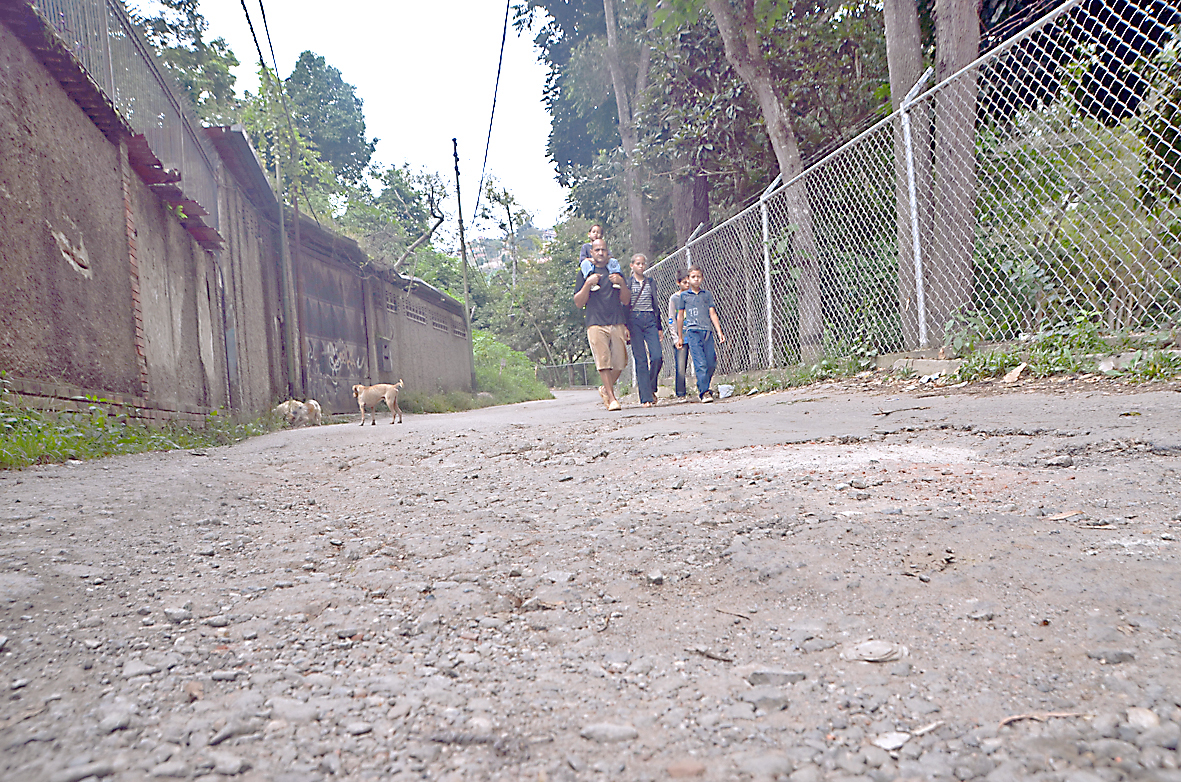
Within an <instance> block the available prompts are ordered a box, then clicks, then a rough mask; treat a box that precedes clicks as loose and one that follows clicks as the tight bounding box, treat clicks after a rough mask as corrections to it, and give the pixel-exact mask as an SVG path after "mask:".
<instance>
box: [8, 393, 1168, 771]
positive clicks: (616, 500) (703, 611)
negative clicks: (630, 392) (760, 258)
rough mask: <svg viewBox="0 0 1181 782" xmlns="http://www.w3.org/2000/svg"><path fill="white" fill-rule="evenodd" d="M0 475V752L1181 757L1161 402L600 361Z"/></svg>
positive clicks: (330, 757)
mask: <svg viewBox="0 0 1181 782" xmlns="http://www.w3.org/2000/svg"><path fill="white" fill-rule="evenodd" d="M388 420H389V419H388V418H385V419H384V420H382V418H381V417H379V423H378V425H377V426H369V427H359V426H357V425H356V422H355V421H354V422H353V423H352V424H347V425H346V424H340V425H334V426H325V427H319V428H315V429H299V430H292V431H284V432H278V433H274V434H271V435H267V436H265V437H259V438H255V439H253V440H250V441H248V442H244V443H241V444H239V445H236V446H232V447H226V448H218V449H212V450H209V451H203V452H186V451H175V452H170V453H160V454H149V455H138V456H129V457H119V458H113V459H106V460H101V461H96V462H88V463H72V464H68V465H60V466H51V467H39V468H33V469H28V470H24V471H20V472H9V473H4V474H0V666H2V677H3V678H2V680H0V682H2V685H3V690H2V691H3V693H4V698H3V701H2V702H0V750H2V751H0V779H3V780H14V781H17V780H19V781H20V782H25V781H29V782H36V781H37V780H51V781H52V782H77V781H78V780H97V779H104V780H141V779H158V778H163V779H202V780H208V781H212V780H223V779H224V780H284V781H285V782H303V781H304V780H307V781H309V782H310V781H311V780H333V779H364V780H370V779H372V780H411V779H430V780H485V779H497V780H500V779H504V780H529V781H530V782H534V781H540V780H664V779H700V780H743V779H790V780H793V782H819V781H820V780H825V781H829V780H833V781H835V780H859V781H861V780H872V781H873V782H882V781H883V780H895V779H934V780H988V781H989V782H1007V781H1008V780H1027V779H1035V780H1055V781H1061V782H1096V781H1098V780H1107V781H1112V780H1158V781H1159V782H1181V771H1178V765H1179V764H1181V757H1179V755H1178V740H1179V739H1181V681H1179V677H1181V667H1179V665H1178V662H1179V658H1178V640H1179V639H1181V626H1179V623H1178V614H1179V609H1178V597H1177V596H1178V594H1179V593H1181V583H1179V581H1181V571H1179V570H1178V566H1177V562H1178V542H1177V541H1178V538H1181V480H1179V479H1178V474H1177V469H1178V466H1181V458H1179V457H1181V395H1179V394H1178V389H1177V388H1176V387H1175V386H1162V385H1160V384H1155V385H1149V386H1141V387H1128V386H1121V385H1118V384H1115V383H1112V382H1111V381H1107V380H1100V379H1094V378H1092V379H1083V380H1077V379H1076V380H1069V381H1063V382H1039V383H1026V384H1018V385H1016V386H1014V387H1001V384H999V383H995V384H975V385H972V386H967V387H964V388H959V389H935V390H930V389H929V388H927V387H925V386H921V385H919V384H912V385H911V386H907V387H905V388H903V387H901V386H898V385H891V384H890V383H889V382H883V381H882V380H881V379H879V378H875V377H872V376H866V377H864V378H857V379H854V380H850V381H842V382H837V383H830V384H824V385H814V386H810V387H807V388H803V389H797V390H794V391H789V392H782V393H775V394H763V395H759V396H754V397H744V398H740V399H729V400H724V401H721V402H719V403H717V404H714V405H700V404H673V405H662V406H660V407H658V408H656V409H651V410H648V409H643V410H642V409H639V408H637V407H635V406H634V405H633V406H631V407H627V408H625V409H624V411H623V412H622V413H608V412H606V411H604V410H603V409H602V407H601V405H599V404H598V395H597V394H595V392H594V391H572V392H563V393H560V394H559V396H558V398H557V399H556V400H554V401H545V402H531V403H526V404H522V405H516V406H512V407H504V408H492V409H486V410H481V411H474V412H469V413H461V414H452V415H413V416H412V415H407V416H406V418H405V424H403V425H400V426H390V425H389V423H388Z"/></svg>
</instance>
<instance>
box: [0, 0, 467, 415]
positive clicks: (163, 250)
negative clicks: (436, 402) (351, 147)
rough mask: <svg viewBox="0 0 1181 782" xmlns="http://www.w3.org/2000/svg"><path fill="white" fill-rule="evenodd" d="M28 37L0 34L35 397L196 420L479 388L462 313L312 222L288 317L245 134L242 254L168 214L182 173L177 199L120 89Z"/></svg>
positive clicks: (6, 212)
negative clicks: (368, 389)
mask: <svg viewBox="0 0 1181 782" xmlns="http://www.w3.org/2000/svg"><path fill="white" fill-rule="evenodd" d="M5 18H6V19H7V18H8V17H5ZM25 22H29V20H28V19H26V20H25ZM29 23H30V24H33V25H34V28H35V26H36V25H37V24H39V22H37V21H36V19H35V18H34V19H33V21H32V22H29ZM18 29H21V30H22V31H23V32H22V35H24V36H25V37H23V38H21V37H17V36H15V35H13V34H12V30H11V29H10V28H9V27H7V26H5V24H3V23H0V369H2V370H5V371H7V372H9V373H10V375H11V376H12V377H13V378H14V379H15V382H14V384H13V387H14V389H17V390H18V392H19V393H21V394H22V395H24V396H25V398H26V399H29V400H40V401H35V403H36V404H40V405H45V406H56V407H59V408H61V409H66V408H68V407H69V405H68V404H64V403H65V402H67V401H68V400H69V399H70V397H73V396H77V395H79V394H80V393H96V394H99V395H104V396H109V397H115V396H117V397H118V401H117V404H118V405H121V406H122V407H123V408H125V409H127V410H137V409H140V408H144V409H147V410H149V411H150V412H149V413H148V414H147V415H146V417H149V418H153V419H168V418H172V419H178V418H179V419H183V420H186V421H189V422H193V421H200V420H202V416H204V415H205V414H207V413H208V412H209V411H210V409H212V408H227V407H228V408H231V409H234V410H237V411H242V412H246V413H251V414H254V413H259V412H262V411H264V410H267V409H269V408H270V407H271V405H272V404H273V403H274V402H275V401H277V400H279V399H281V398H283V397H285V396H286V395H287V389H288V388H289V387H291V386H295V387H298V386H300V385H302V386H303V387H304V388H305V389H306V393H305V394H302V396H304V397H305V398H306V397H311V398H316V399H318V400H319V401H320V402H321V404H322V405H323V406H324V408H325V410H327V411H333V412H350V411H353V410H355V409H356V408H355V403H354V401H353V398H352V396H351V390H352V386H353V385H354V384H356V383H372V382H379V381H388V382H393V381H396V380H397V379H399V378H402V379H404V380H405V381H406V384H407V386H408V388H409V389H412V390H422V391H427V392H435V391H439V390H452V389H464V390H470V372H469V352H468V349H467V344H468V343H467V340H466V335H465V334H464V332H463V318H462V310H461V309H460V305H459V304H458V303H457V302H455V301H454V300H452V299H450V298H449V297H446V296H444V295H442V294H440V293H439V292H438V291H434V290H433V289H431V288H429V287H422V288H419V289H416V290H415V291H414V292H413V294H411V295H409V296H407V295H406V294H405V293H404V292H402V291H401V289H400V288H399V287H398V286H397V285H396V284H394V283H393V282H391V280H392V279H393V278H392V277H387V276H384V275H381V274H377V273H374V272H372V271H371V270H367V259H366V258H365V255H364V253H363V252H361V250H360V248H359V247H358V246H357V244H356V243H355V242H353V241H352V240H351V239H348V238H345V237H342V236H338V235H335V234H332V233H331V232H329V231H327V230H325V229H323V228H320V227H319V226H318V225H317V224H316V222H315V221H314V220H311V219H310V218H305V219H304V221H302V222H301V225H302V237H301V241H300V247H299V248H295V249H294V250H293V252H292V257H293V260H292V273H293V275H292V276H293V280H294V286H295V291H296V294H295V302H294V306H295V308H296V313H294V314H292V313H287V312H285V309H284V303H283V294H282V290H281V284H280V283H281V279H282V275H281V272H280V262H279V257H280V255H279V250H280V241H279V240H280V235H279V230H278V227H277V221H273V220H272V216H271V213H273V212H275V211H276V210H277V208H278V205H277V202H275V200H274V196H273V194H271V192H270V185H269V183H268V182H267V179H266V175H265V173H263V172H262V170H261V169H260V168H259V164H258V160H257V157H256V155H255V154H254V152H253V150H251V149H250V147H249V143H248V142H246V141H245V137H244V136H243V135H241V132H240V130H239V129H236V128H209V129H206V130H205V131H204V132H205V133H206V136H207V138H210V139H211V140H212V141H213V143H214V144H215V145H216V146H217V153H216V154H217V155H219V156H220V158H219V161H218V171H219V173H218V225H217V230H218V233H219V234H220V236H221V239H222V240H223V242H224V243H223V244H222V245H221V249H220V250H207V249H203V247H202V244H204V245H205V246H206V247H210V248H215V247H217V246H218V242H217V239H218V234H213V233H212V231H211V230H210V228H209V227H207V226H206V225H201V224H198V227H194V221H193V219H192V217H193V215H190V216H189V218H186V219H183V220H182V219H181V217H179V216H178V215H177V214H176V213H175V212H174V211H173V210H172V208H170V207H169V206H168V203H184V198H185V196H184V193H183V186H184V180H183V172H181V174H182V178H181V182H180V188H181V189H180V190H178V189H177V188H176V187H175V186H174V185H173V184H172V182H173V180H169V179H168V172H166V171H164V170H163V169H162V168H161V167H160V165H159V162H158V161H155V158H154V156H153V154H152V152H151V150H150V149H148V148H147V147H146V145H145V142H144V139H143V138H142V137H139V136H135V135H134V131H133V130H132V129H130V128H129V127H128V126H127V125H126V124H125V122H124V120H123V119H120V118H119V116H118V115H117V114H116V113H114V112H113V111H112V110H110V109H109V108H107V109H104V111H106V114H102V112H101V111H100V112H99V113H98V114H96V113H95V111H96V109H95V107H96V106H98V107H100V108H101V107H102V106H103V105H105V104H104V102H103V100H102V96H101V95H99V94H98V93H96V92H95V91H94V88H93V86H92V85H90V83H89V82H87V81H85V80H82V79H80V76H81V74H80V73H79V72H78V71H77V70H76V68H77V66H76V65H74V64H72V61H70V60H69V58H68V56H66V55H65V52H64V50H62V49H60V48H59V49H54V48H53V46H49V47H48V48H47V49H46V50H45V51H42V49H40V48H39V46H40V44H39V42H40V41H41V40H42V38H41V37H40V32H39V31H38V30H37V29H33V32H34V33H36V35H32V37H31V38H30V37H29V35H27V34H26V33H29V30H26V29H25V28H23V27H21V28H18ZM45 40H46V41H49V42H50V43H53V42H54V41H56V39H54V38H52V37H51V38H46V39H45ZM30 41H31V42H30ZM58 45H63V46H64V44H60V42H58V43H56V44H54V46H58ZM30 46H31V47H32V49H31V50H30V48H29V47H30ZM38 53H39V54H38ZM43 63H46V64H48V65H49V66H50V70H47V69H46V67H44V64H43ZM71 68H73V69H74V70H72V71H71ZM80 106H88V107H89V108H88V109H87V110H86V111H84V110H83V109H82V108H80ZM87 112H90V113H89V114H88V113H87ZM129 149H130V150H131V152H130V153H129ZM129 155H130V156H129ZM137 172H138V173H137ZM145 182H154V183H155V185H153V186H149V185H148V184H146V183H145ZM153 187H154V188H155V190H154V189H153ZM164 199H171V201H167V200H164ZM286 225H287V229H288V240H289V241H291V240H293V239H294V238H295V237H294V231H292V230H291V229H292V227H293V223H292V221H291V220H290V219H289V220H287V222H286ZM186 226H187V227H186ZM404 282H405V281H403V284H404ZM387 294H388V295H387ZM398 296H400V297H401V298H402V299H403V300H405V304H404V306H402V307H401V308H400V309H399V307H398V305H397V297H398ZM387 302H391V303H390V304H389V306H388V307H387ZM285 317H292V323H293V325H294V327H295V328H297V329H298V334H299V337H298V340H297V344H292V345H287V344H286V340H287V336H286V334H287V331H286V329H285V328H284V323H283V319H284V318H285ZM289 352H290V353H291V354H292V355H291V359H292V366H294V367H295V370H294V372H295V374H296V377H292V378H289V377H288V353H289ZM379 352H380V355H381V357H382V362H383V368H382V369H380V370H379V369H376V368H375V366H374V365H375V364H376V362H377V356H378V354H379ZM48 400H57V402H55V403H52V404H51V402H50V401H48ZM59 403H60V404H59Z"/></svg>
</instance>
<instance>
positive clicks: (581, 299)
mask: <svg viewBox="0 0 1181 782" xmlns="http://www.w3.org/2000/svg"><path fill="white" fill-rule="evenodd" d="M598 281H599V275H597V274H592V275H590V276H589V277H587V278H586V281H585V282H583V283H582V287H581V288H579V289H578V290H577V291H576V292H575V294H574V306H575V307H578V308H579V309H582V308H583V307H585V306H586V303H587V301H589V300H590V289H591V288H592V287H594V285H595V283H596V282H598Z"/></svg>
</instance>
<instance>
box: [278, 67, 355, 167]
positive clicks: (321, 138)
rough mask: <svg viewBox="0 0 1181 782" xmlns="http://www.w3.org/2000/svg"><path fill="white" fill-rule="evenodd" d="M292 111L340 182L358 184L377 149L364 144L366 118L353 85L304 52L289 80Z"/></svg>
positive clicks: (334, 69) (288, 88)
mask: <svg viewBox="0 0 1181 782" xmlns="http://www.w3.org/2000/svg"><path fill="white" fill-rule="evenodd" d="M285 87H286V90H287V94H288V95H289V96H290V97H291V111H292V113H293V114H294V115H295V126H296V127H297V128H299V130H300V132H301V133H303V134H304V135H305V136H306V137H307V138H308V139H310V140H311V142H312V144H314V145H315V147H316V149H317V151H319V153H320V157H321V159H323V160H324V162H326V163H328V165H330V166H332V169H333V171H335V172H336V175H337V176H338V177H340V178H341V180H343V181H345V182H348V183H350V184H356V183H357V182H359V181H360V180H361V177H362V176H363V175H364V173H365V169H366V168H367V167H368V165H369V160H370V158H372V157H373V150H374V149H376V147H377V139H374V140H373V141H366V140H365V114H364V112H363V111H362V101H361V99H360V98H358V97H357V93H356V89H355V88H354V87H353V85H351V84H349V83H348V82H346V81H345V80H344V79H343V78H341V74H340V71H339V70H338V69H336V68H334V67H332V66H331V65H328V64H327V63H326V62H325V61H324V58H323V57H321V56H319V55H318V54H315V53H314V52H310V51H305V52H304V53H303V54H301V55H300V56H299V60H298V61H297V62H296V63H295V69H294V70H293V71H292V72H291V75H290V76H288V77H287V80H286V83H285Z"/></svg>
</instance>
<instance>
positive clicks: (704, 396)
mask: <svg viewBox="0 0 1181 782" xmlns="http://www.w3.org/2000/svg"><path fill="white" fill-rule="evenodd" d="M703 281H704V277H703V275H702V273H701V267H700V266H690V267H689V290H687V291H682V292H681V298H680V299H679V300H678V301H677V347H678V348H680V347H681V346H682V345H684V344H688V346H689V355H691V356H692V357H693V372H694V373H695V374H696V375H697V394H698V396H700V397H701V401H702V402H706V403H708V402H712V401H714V398H713V394H711V393H710V392H709V384H710V382H711V381H712V380H713V377H714V369H716V368H717V366H718V354H717V349H716V348H715V347H714V334H715V333H716V334H717V341H718V344H719V345H721V344H725V342H726V336H725V335H724V334H722V324H721V322H719V321H718V313H717V310H715V309H714V296H713V294H712V293H710V292H709V291H707V290H705V289H704V288H702V287H701V284H702V282H703Z"/></svg>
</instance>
